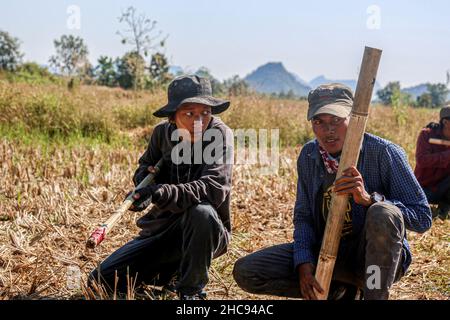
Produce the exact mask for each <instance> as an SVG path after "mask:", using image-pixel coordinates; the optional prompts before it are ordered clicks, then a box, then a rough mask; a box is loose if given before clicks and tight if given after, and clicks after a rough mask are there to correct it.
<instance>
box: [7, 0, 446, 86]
mask: <svg viewBox="0 0 450 320" xmlns="http://www.w3.org/2000/svg"><path fill="white" fill-rule="evenodd" d="M72 5H74V6H77V8H79V10H80V29H74V28H69V27H68V22H69V23H70V22H73V21H75V20H74V19H73V18H74V16H73V15H71V14H70V13H68V12H67V10H68V8H69V7H70V6H72ZM130 5H131V6H134V7H136V8H137V9H138V10H139V11H141V12H144V13H145V14H146V15H147V16H148V17H150V18H151V19H154V20H157V21H158V24H157V26H158V28H159V29H160V30H162V31H163V32H164V33H166V34H168V35H169V38H168V40H167V46H166V49H165V53H166V54H167V56H168V57H169V59H170V63H171V64H172V65H178V66H181V67H183V68H185V69H188V70H193V71H194V70H196V69H197V68H198V67H200V66H207V67H208V68H209V69H210V70H211V72H212V74H213V75H215V76H216V77H218V78H219V79H224V78H228V77H231V76H232V75H235V74H238V75H240V76H241V77H244V76H245V75H247V74H248V73H250V72H251V71H253V70H254V69H256V68H257V67H258V66H259V65H261V64H264V63H266V62H269V61H281V62H283V63H284V65H285V67H286V68H287V69H288V70H289V71H292V72H295V73H296V74H298V75H299V76H300V77H301V78H303V79H304V80H306V81H309V80H311V79H312V78H314V77H316V76H318V75H321V74H324V75H325V76H326V77H327V78H332V79H351V78H357V74H358V68H359V65H360V63H361V58H362V53H363V49H364V46H365V45H369V46H373V47H377V48H381V49H383V55H382V59H381V65H380V69H379V72H378V80H379V82H380V83H381V84H382V85H385V84H386V83H387V82H388V81H393V80H399V81H401V83H402V86H410V85H415V84H419V83H422V82H427V81H429V82H445V80H446V77H445V72H446V71H447V70H449V69H450V2H449V1H444V0H428V1H406V0H395V1H376V0H373V1H365V0H358V1H357V0H348V1H346V0H342V1H311V0H309V1H299V0H296V1H295V0H276V1H275V0H274V1H264V0H258V1H256V0H247V1H246V0H239V1H238V0H226V1H222V0H214V1H206V0H184V1H182V0H172V1H167V0H166V1H163V0H161V1H159V0H147V1H143V0H142V1H139V0H136V1H130V0H123V1H119V0H115V1H106V0H95V1H93V0H91V1H87V0H86V1H85V0H73V1H61V0H59V1H56V0H54V1H50V0H46V1H24V0H15V1H8V2H6V1H4V2H3V3H2V5H1V7H0V30H5V31H8V32H9V33H10V34H12V35H14V36H16V37H18V38H20V40H21V41H22V50H23V51H24V52H25V59H26V60H33V61H36V62H38V63H40V64H47V61H48V58H49V56H50V55H52V54H53V52H54V48H53V40H54V39H55V38H58V37H60V36H61V35H62V34H69V33H72V34H74V35H79V36H81V37H82V38H84V39H85V41H86V43H87V45H88V47H89V52H90V54H89V57H90V60H91V62H92V63H94V64H95V63H96V60H97V58H98V57H99V56H100V55H108V56H113V57H116V56H119V55H122V54H123V53H124V52H126V51H127V47H126V46H124V45H123V44H121V42H120V37H119V36H118V35H117V34H116V31H117V30H119V29H123V27H122V26H121V25H120V24H119V22H118V16H119V15H120V13H121V12H122V10H124V9H126V8H127V7H128V6H130ZM75 27H76V26H75Z"/></svg>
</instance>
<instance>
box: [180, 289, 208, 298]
mask: <svg viewBox="0 0 450 320" xmlns="http://www.w3.org/2000/svg"><path fill="white" fill-rule="evenodd" d="M180 300H206V292H205V291H201V292H198V293H195V294H193V295H188V294H182V293H180Z"/></svg>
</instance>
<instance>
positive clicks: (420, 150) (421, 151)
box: [414, 128, 450, 189]
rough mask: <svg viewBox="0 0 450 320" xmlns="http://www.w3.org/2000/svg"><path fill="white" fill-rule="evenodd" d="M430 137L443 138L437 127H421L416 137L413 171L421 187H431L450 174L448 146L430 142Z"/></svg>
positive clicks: (449, 151)
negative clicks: (414, 166)
mask: <svg viewBox="0 0 450 320" xmlns="http://www.w3.org/2000/svg"><path fill="white" fill-rule="evenodd" d="M430 138H436V139H444V136H443V134H442V131H441V130H439V129H430V128H424V129H422V131H421V132H420V135H419V138H418V139H417V147H416V168H415V170H414V173H415V175H416V177H417V180H419V183H420V185H421V186H422V187H424V188H431V189H433V188H434V187H435V186H436V185H437V184H438V183H439V182H440V181H442V180H443V179H444V178H446V177H448V176H449V175H450V148H449V147H447V146H442V145H437V144H431V143H430V142H429V141H428V140H430Z"/></svg>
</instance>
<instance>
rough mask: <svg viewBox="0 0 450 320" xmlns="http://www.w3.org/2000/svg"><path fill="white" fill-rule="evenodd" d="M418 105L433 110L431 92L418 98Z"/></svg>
mask: <svg viewBox="0 0 450 320" xmlns="http://www.w3.org/2000/svg"><path fill="white" fill-rule="evenodd" d="M416 104H417V106H418V107H423V108H432V107H433V98H432V97H431V94H430V93H429V92H425V93H422V94H421V95H420V96H418V97H417V102H416Z"/></svg>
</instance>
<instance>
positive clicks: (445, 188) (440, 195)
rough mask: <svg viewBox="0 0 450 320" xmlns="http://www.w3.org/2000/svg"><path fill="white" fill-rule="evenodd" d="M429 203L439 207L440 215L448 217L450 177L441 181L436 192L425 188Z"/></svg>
mask: <svg viewBox="0 0 450 320" xmlns="http://www.w3.org/2000/svg"><path fill="white" fill-rule="evenodd" d="M423 191H425V195H426V196H427V199H428V202H429V203H432V204H438V205H439V211H440V212H439V214H440V215H442V216H445V217H446V216H447V215H448V212H449V211H450V176H449V177H446V178H445V179H443V180H442V181H440V182H439V183H438V184H437V186H436V189H435V190H431V188H423Z"/></svg>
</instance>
